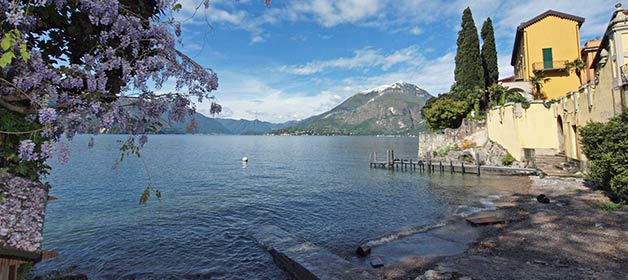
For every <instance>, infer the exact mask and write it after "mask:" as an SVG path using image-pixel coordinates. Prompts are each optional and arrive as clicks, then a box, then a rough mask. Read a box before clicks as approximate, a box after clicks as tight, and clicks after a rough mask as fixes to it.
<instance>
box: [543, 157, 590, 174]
mask: <svg viewBox="0 0 628 280" xmlns="http://www.w3.org/2000/svg"><path fill="white" fill-rule="evenodd" d="M536 168H537V169H539V170H541V171H542V172H543V173H544V174H545V175H548V176H555V177H580V176H579V175H577V174H576V173H577V172H578V171H579V170H580V168H579V166H578V164H577V163H573V162H569V161H567V157H565V156H564V155H562V154H557V155H553V156H536Z"/></svg>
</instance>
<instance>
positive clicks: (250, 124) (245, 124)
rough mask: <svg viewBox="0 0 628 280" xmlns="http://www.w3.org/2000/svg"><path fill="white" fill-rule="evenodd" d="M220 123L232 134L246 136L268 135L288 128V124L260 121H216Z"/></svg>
mask: <svg viewBox="0 0 628 280" xmlns="http://www.w3.org/2000/svg"><path fill="white" fill-rule="evenodd" d="M215 120H216V121H217V122H218V123H220V124H221V125H222V126H224V127H225V128H226V129H227V130H229V131H230V132H231V134H244V135H259V134H266V133H268V132H271V131H273V130H277V129H281V128H284V127H286V125H287V124H286V123H280V124H277V123H270V122H264V121H260V120H253V121H249V120H244V119H240V120H233V119H215Z"/></svg>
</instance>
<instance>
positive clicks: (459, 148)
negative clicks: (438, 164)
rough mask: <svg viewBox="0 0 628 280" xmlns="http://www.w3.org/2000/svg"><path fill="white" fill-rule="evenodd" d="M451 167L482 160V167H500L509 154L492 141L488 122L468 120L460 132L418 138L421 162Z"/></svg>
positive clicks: (446, 131) (454, 130) (450, 131)
mask: <svg viewBox="0 0 628 280" xmlns="http://www.w3.org/2000/svg"><path fill="white" fill-rule="evenodd" d="M428 154H429V155H430V157H431V160H432V161H443V162H444V163H448V162H450V161H452V162H454V163H459V162H463V161H464V162H475V155H476V154H478V155H479V157H480V163H481V164H482V165H491V166H501V165H502V159H503V158H504V157H505V156H506V155H507V154H508V152H507V151H506V150H505V149H504V148H503V147H501V146H500V145H499V144H497V143H494V142H491V141H489V137H488V129H487V127H486V122H485V121H474V120H469V119H465V120H464V121H463V122H462V125H461V126H460V127H459V128H457V129H451V128H448V129H445V130H444V131H443V133H432V134H427V133H426V134H420V135H419V153H418V156H419V159H420V160H426V159H427V157H428Z"/></svg>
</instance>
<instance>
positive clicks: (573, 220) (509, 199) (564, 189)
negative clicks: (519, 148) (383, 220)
mask: <svg viewBox="0 0 628 280" xmlns="http://www.w3.org/2000/svg"><path fill="white" fill-rule="evenodd" d="M530 180H531V184H530V189H529V190H528V191H527V192H526V193H515V194H512V195H510V196H506V197H502V198H501V199H500V201H499V202H497V203H496V204H497V206H498V207H499V209H498V210H497V211H496V212H495V213H483V215H497V216H500V217H502V218H504V219H505V220H506V221H507V222H506V224H503V225H493V226H483V227H479V228H478V231H479V232H480V236H481V237H480V238H479V239H478V241H477V242H476V243H474V244H473V246H472V247H471V248H470V249H469V250H467V251H466V252H465V253H463V254H460V255H456V256H451V257H444V258H440V259H438V260H431V261H429V262H426V263H424V264H422V266H421V268H420V269H417V270H416V271H418V273H419V277H416V275H414V276H412V275H405V276H403V277H394V278H398V279H412V278H414V277H416V279H628V230H627V229H628V212H627V211H626V207H624V208H622V209H620V210H617V211H602V210H598V209H595V208H594V206H596V205H599V204H600V203H603V202H605V201H608V198H606V197H605V196H604V194H603V193H602V192H600V191H596V190H595V189H594V188H590V187H587V185H586V184H585V182H583V180H581V179H572V178H565V179H562V178H538V177H531V178H530ZM539 194H545V195H547V196H548V197H549V198H550V200H551V201H550V203H549V204H544V203H539V202H537V200H536V196H537V195H539Z"/></svg>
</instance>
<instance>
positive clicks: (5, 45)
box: [0, 32, 13, 51]
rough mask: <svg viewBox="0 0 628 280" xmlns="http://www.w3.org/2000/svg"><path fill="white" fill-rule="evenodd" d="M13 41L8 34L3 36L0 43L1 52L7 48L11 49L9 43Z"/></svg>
mask: <svg viewBox="0 0 628 280" xmlns="http://www.w3.org/2000/svg"><path fill="white" fill-rule="evenodd" d="M12 39H13V36H12V35H11V33H10V32H8V33H6V34H4V38H3V39H2V41H1V42H0V47H2V49H3V50H5V51H6V50H8V49H9V48H11V45H12V44H11V41H13V40H12Z"/></svg>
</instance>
